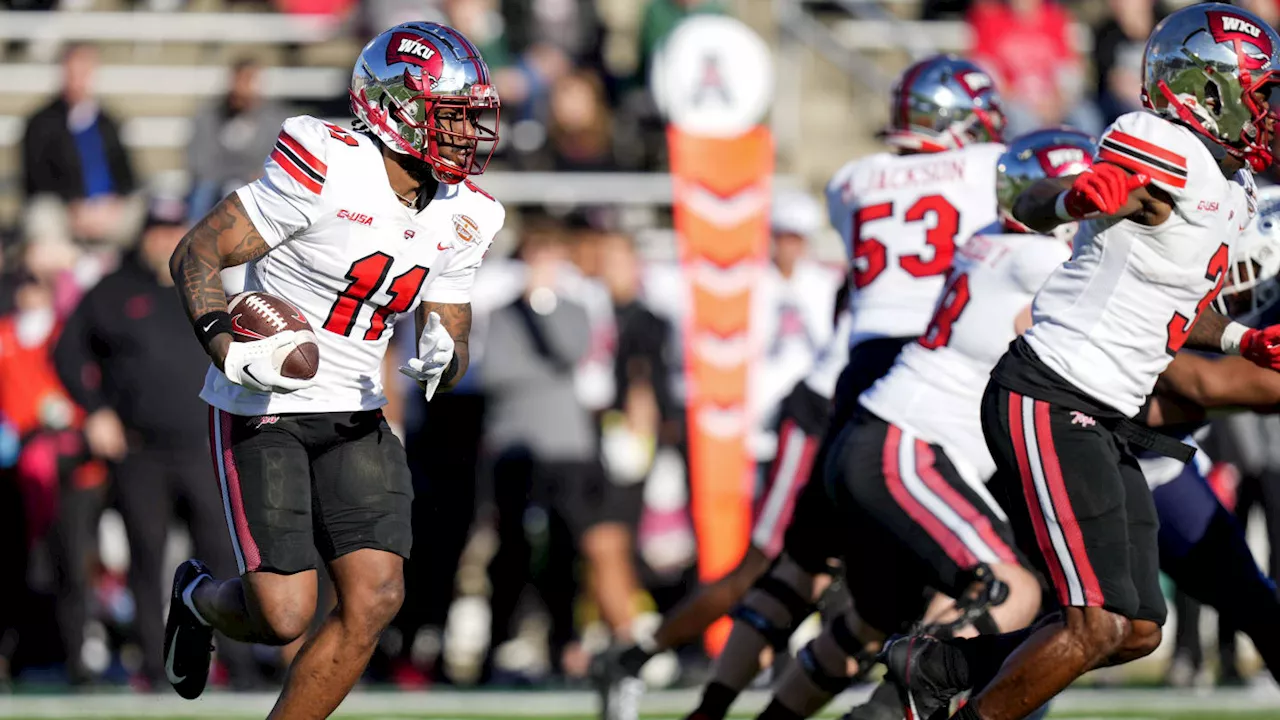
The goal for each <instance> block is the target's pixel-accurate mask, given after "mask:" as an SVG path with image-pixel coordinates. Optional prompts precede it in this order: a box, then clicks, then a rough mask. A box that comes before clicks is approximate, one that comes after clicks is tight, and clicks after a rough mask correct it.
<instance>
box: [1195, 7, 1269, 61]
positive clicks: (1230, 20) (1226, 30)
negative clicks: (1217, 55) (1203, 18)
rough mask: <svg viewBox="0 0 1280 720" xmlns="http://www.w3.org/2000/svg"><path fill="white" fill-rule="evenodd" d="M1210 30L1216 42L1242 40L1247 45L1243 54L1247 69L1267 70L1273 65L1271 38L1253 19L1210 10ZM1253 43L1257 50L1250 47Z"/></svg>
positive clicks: (1243, 48) (1242, 50)
mask: <svg viewBox="0 0 1280 720" xmlns="http://www.w3.org/2000/svg"><path fill="white" fill-rule="evenodd" d="M1206 14H1207V15H1208V16H1209V32H1210V33H1211V34H1212V35H1213V39H1214V41H1216V42H1220V43H1222V42H1232V41H1237V40H1238V41H1240V42H1241V43H1243V44H1244V45H1245V47H1242V48H1240V49H1241V55H1242V56H1243V58H1244V60H1245V61H1246V62H1245V68H1244V69H1246V70H1265V69H1267V68H1268V67H1270V66H1271V53H1273V52H1275V48H1273V47H1272V46H1271V38H1270V37H1268V36H1267V33H1265V32H1263V30H1262V28H1260V27H1258V26H1257V25H1255V24H1254V23H1253V21H1251V20H1247V19H1245V18H1243V17H1241V16H1239V15H1232V14H1230V13H1225V12H1209V13H1206ZM1249 45H1252V46H1253V48H1256V50H1254V49H1252V48H1250V47H1248V46H1249Z"/></svg>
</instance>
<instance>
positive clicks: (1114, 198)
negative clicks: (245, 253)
mask: <svg viewBox="0 0 1280 720" xmlns="http://www.w3.org/2000/svg"><path fill="white" fill-rule="evenodd" d="M1149 182H1151V178H1150V177H1148V176H1147V175H1146V174H1145V173H1137V174H1134V175H1130V174H1129V173H1127V172H1125V171H1124V170H1123V169H1122V168H1120V167H1119V166H1118V165H1111V164H1109V163H1100V164H1098V165H1094V166H1093V167H1092V168H1089V169H1088V170H1085V171H1084V172H1082V173H1080V174H1079V175H1077V176H1076V179H1075V182H1073V183H1072V184H1071V189H1070V190H1068V191H1067V196H1066V198H1065V200H1064V201H1063V206H1064V207H1065V208H1066V211H1067V214H1068V215H1070V216H1071V217H1073V218H1075V219H1077V220H1080V219H1083V218H1087V217H1092V216H1095V215H1115V214H1116V213H1117V212H1119V211H1120V208H1122V207H1124V204H1125V203H1126V202H1127V201H1128V200H1129V193H1131V192H1133V191H1134V190H1136V189H1138V188H1140V187H1142V186H1143V185H1146V184H1147V183H1149Z"/></svg>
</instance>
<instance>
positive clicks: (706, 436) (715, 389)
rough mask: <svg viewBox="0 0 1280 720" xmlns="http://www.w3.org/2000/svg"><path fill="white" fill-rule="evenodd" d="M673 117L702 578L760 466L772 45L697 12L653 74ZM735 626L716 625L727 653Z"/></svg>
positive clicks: (712, 569) (744, 521)
mask: <svg viewBox="0 0 1280 720" xmlns="http://www.w3.org/2000/svg"><path fill="white" fill-rule="evenodd" d="M651 82H652V85H653V91H654V95H655V97H656V98H657V99H658V102H659V106H660V107H661V108H662V109H663V110H664V112H665V113H666V114H667V116H668V118H669V121H670V124H669V125H668V128H667V144H668V146H669V148H670V151H671V175H672V181H673V195H674V199H675V202H674V206H675V207H674V210H675V226H676V235H677V237H678V238H679V241H680V258H681V264H682V266H683V270H684V275H685V278H686V280H687V281H688V284H689V287H690V288H691V293H690V294H691V297H692V309H691V312H690V313H689V315H688V316H687V320H686V322H685V326H684V328H683V330H684V340H685V347H688V348H691V350H692V351H691V352H689V353H686V356H685V381H686V387H687V388H688V397H689V403H688V413H689V428H690V433H689V435H690V437H689V475H690V476H689V481H690V482H689V484H690V486H691V490H692V492H691V494H690V495H691V498H690V499H691V500H692V510H693V513H692V514H693V522H694V529H695V532H696V533H697V537H698V574H699V576H701V577H702V579H703V580H706V581H711V580H715V579H717V578H720V577H722V576H723V575H724V574H725V573H727V572H728V571H729V570H731V569H732V568H733V567H734V566H735V565H736V564H737V562H738V559H739V558H741V557H742V554H743V553H744V552H745V551H746V549H747V542H748V539H749V536H750V532H751V494H750V492H749V488H750V487H751V486H752V479H753V472H754V462H753V460H752V458H751V456H750V455H749V454H748V450H747V440H748V431H749V429H750V428H751V426H752V418H751V416H750V413H749V412H748V410H747V403H746V400H747V379H748V377H749V374H750V372H749V371H750V367H751V364H752V363H753V362H754V361H755V356H756V355H757V354H758V349H757V348H753V347H752V345H751V342H752V341H751V340H750V339H749V338H750V333H749V331H750V320H751V318H750V308H751V292H752V287H753V285H754V279H755V278H756V277H757V276H758V273H759V269H760V268H761V267H762V266H763V264H764V263H765V261H766V251H767V250H768V244H769V197H770V190H771V185H772V176H773V138H772V136H771V135H770V134H769V130H768V128H766V127H763V126H761V125H760V124H759V123H760V121H761V119H762V118H763V117H764V116H765V113H766V112H767V111H768V109H769V105H770V102H771V96H772V93H773V67H772V59H771V58H770V56H769V50H768V46H767V45H765V43H764V41H762V40H761V39H760V38H759V36H757V35H756V34H755V33H753V32H752V31H751V30H750V29H749V28H747V27H746V26H745V25H743V24H742V23H741V22H739V21H737V20H733V19H731V18H725V17H711V16H702V17H694V18H690V19H688V20H686V21H684V22H683V23H681V24H680V25H679V26H677V27H676V29H675V30H674V31H672V33H671V35H670V36H669V39H668V40H667V42H666V44H665V46H664V47H663V49H662V51H661V53H660V56H659V58H658V60H657V61H656V62H655V63H654V70H653V75H652V77H651ZM728 630H729V624H728V623H727V622H725V621H721V622H720V623H717V624H716V625H714V626H712V628H711V630H710V631H708V633H707V647H708V649H709V650H710V651H711V652H712V653H713V654H714V653H717V652H719V650H720V648H721V646H722V645H723V643H724V640H725V638H726V637H727V636H728Z"/></svg>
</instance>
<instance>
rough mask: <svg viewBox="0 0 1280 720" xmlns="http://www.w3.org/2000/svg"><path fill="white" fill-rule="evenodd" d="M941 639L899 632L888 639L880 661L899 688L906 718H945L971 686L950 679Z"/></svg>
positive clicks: (927, 719) (934, 719)
mask: <svg viewBox="0 0 1280 720" xmlns="http://www.w3.org/2000/svg"><path fill="white" fill-rule="evenodd" d="M939 645H940V642H939V640H938V639H937V638H934V637H931V636H929V635H897V636H894V637H891V638H889V639H888V640H887V641H885V644H884V649H883V650H881V651H880V656H879V660H880V662H882V663H884V666H885V668H886V669H887V670H888V673H887V674H886V675H885V682H887V683H891V684H892V685H894V686H895V687H896V688H897V690H898V698H899V699H900V700H901V702H902V706H903V709H904V710H905V718H906V720H946V718H947V716H948V714H949V713H950V710H951V699H952V698H954V697H955V696H956V695H959V694H960V693H961V692H963V691H964V690H967V689H968V688H959V687H954V686H953V685H952V683H951V682H950V681H949V680H948V679H947V672H946V667H945V665H943V664H942V656H941V655H940V654H938V653H937V652H935V651H936V649H937V648H938V647H939Z"/></svg>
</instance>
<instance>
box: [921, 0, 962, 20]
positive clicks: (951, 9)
mask: <svg viewBox="0 0 1280 720" xmlns="http://www.w3.org/2000/svg"><path fill="white" fill-rule="evenodd" d="M972 4H973V0H924V1H923V2H922V3H921V4H920V19H921V20H944V19H945V20H950V19H953V18H959V17H963V16H964V14H965V13H967V12H969V6H970V5H972Z"/></svg>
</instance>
